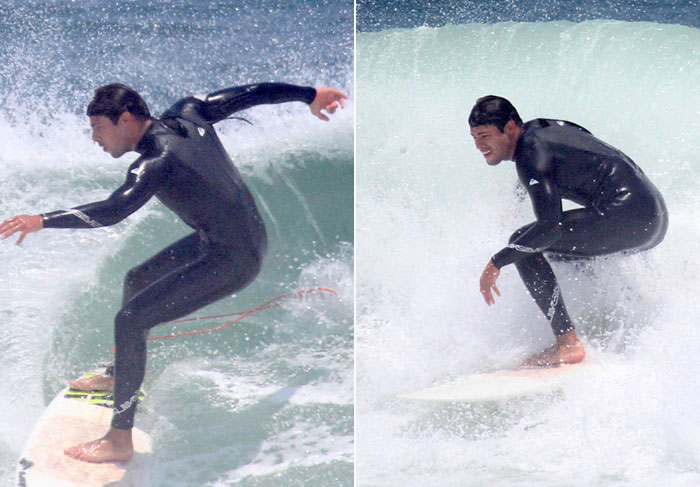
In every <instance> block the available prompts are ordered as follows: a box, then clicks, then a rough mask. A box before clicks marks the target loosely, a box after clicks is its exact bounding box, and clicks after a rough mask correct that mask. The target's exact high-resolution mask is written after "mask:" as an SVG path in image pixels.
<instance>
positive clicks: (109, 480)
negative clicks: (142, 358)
mask: <svg viewBox="0 0 700 487" xmlns="http://www.w3.org/2000/svg"><path fill="white" fill-rule="evenodd" d="M95 373H99V372H95ZM142 398H143V396H142ZM113 404H114V403H113V399H112V393H111V392H105V391H92V392H83V391H76V390H73V389H69V388H65V389H63V390H62V391H61V392H60V393H59V394H58V395H57V396H56V397H55V398H54V399H53V400H52V401H51V403H50V404H49V405H48V406H47V407H46V409H45V410H44V412H43V414H42V415H41V416H40V417H39V421H38V422H37V424H36V426H35V427H34V430H33V431H32V433H31V435H30V437H29V440H28V441H27V444H26V445H25V448H24V451H23V452H22V455H21V457H20V460H19V464H18V465H17V483H16V485H17V486H18V487H103V486H109V487H143V486H144V485H147V482H148V480H147V478H146V474H147V471H146V456H147V455H148V454H149V453H150V451H151V438H150V436H149V435H148V434H147V433H145V432H144V431H142V430H140V429H138V428H134V429H133V441H134V450H135V451H134V457H133V458H132V459H131V461H129V462H128V463H125V464H124V463H87V462H81V461H78V460H74V459H72V458H70V457H68V456H67V455H65V454H64V453H63V450H64V449H66V448H68V447H71V446H74V445H77V444H80V443H84V442H86V441H91V440H94V439H96V438H100V437H102V436H104V434H105V433H106V432H107V430H108V429H109V426H110V423H111V421H112V406H113Z"/></svg>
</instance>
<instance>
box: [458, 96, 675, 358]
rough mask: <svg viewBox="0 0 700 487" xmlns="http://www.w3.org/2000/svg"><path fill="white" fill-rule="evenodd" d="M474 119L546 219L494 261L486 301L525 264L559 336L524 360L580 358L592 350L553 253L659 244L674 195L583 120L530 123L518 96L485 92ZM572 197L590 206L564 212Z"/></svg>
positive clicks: (487, 150) (582, 254)
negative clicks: (502, 278) (514, 99)
mask: <svg viewBox="0 0 700 487" xmlns="http://www.w3.org/2000/svg"><path fill="white" fill-rule="evenodd" d="M469 126H470V130H471V135H472V137H473V138H474V143H475V144H476V148H477V149H478V150H479V151H480V152H481V153H482V154H483V156H484V158H485V159H486V163H487V164H489V165H490V166H496V165H498V164H499V163H501V162H502V161H514V162H515V168H516V170H517V173H518V179H519V180H520V184H522V185H523V186H524V187H525V189H526V190H527V192H528V194H529V196H530V200H531V202H532V206H533V210H534V213H535V217H536V218H537V219H536V221H534V222H533V223H530V224H528V225H526V226H524V227H522V228H520V229H519V230H517V231H516V232H515V233H514V234H513V235H512V236H511V237H510V240H509V242H508V245H507V246H506V247H504V248H503V249H502V250H500V251H499V252H498V253H496V254H495V255H494V256H493V257H492V258H491V259H490V260H489V262H488V264H487V265H486V268H485V269H484V271H483V273H482V275H481V278H480V281H479V287H480V289H481V293H482V295H483V297H484V300H485V301H486V303H487V304H488V305H489V306H490V305H492V304H494V303H495V297H494V293H495V294H496V295H498V296H500V295H501V294H500V291H499V290H498V287H497V286H496V280H497V279H498V276H499V274H500V270H501V268H503V266H506V265H508V264H515V266H516V268H517V269H518V272H519V274H520V277H521V278H522V280H523V282H524V283H525V286H526V287H527V290H528V291H529V293H530V295H531V296H532V298H533V299H534V300H535V302H536V303H537V305H538V307H539V308H540V310H542V312H543V313H544V315H545V316H546V318H547V320H548V321H549V324H550V325H551V327H552V331H553V332H554V335H555V337H556V343H555V344H554V345H553V346H552V347H550V348H548V349H546V350H544V351H543V352H542V353H540V354H537V355H535V356H533V357H531V358H530V359H528V360H526V361H525V362H524V364H523V365H524V366H553V365H558V364H561V363H577V362H580V361H581V360H583V358H584V356H585V350H584V347H583V344H582V343H581V340H580V338H579V336H578V334H577V333H576V330H575V329H574V325H573V323H572V322H571V319H570V318H569V315H568V313H567V311H566V307H565V305H564V299H563V297H562V293H561V289H560V288H559V284H558V283H557V279H556V277H555V275H554V272H553V271H552V267H551V266H550V265H549V263H548V262H547V259H546V258H545V254H546V255H548V256H552V257H554V258H558V259H561V260H571V259H585V258H591V257H595V256H601V255H607V254H612V253H616V252H635V251H641V250H647V249H650V248H652V247H654V246H656V245H658V244H659V243H660V242H661V241H662V240H663V238H664V235H665V234H666V229H667V227H668V212H667V210H666V205H665V204H664V200H663V198H662V196H661V194H660V193H659V191H658V190H657V189H656V187H654V185H653V184H652V183H651V181H649V179H648V178H647V176H646V175H645V174H644V173H643V172H642V170H641V169H640V168H639V167H637V165H636V164H635V163H634V162H633V161H632V160H631V159H630V158H629V157H627V156H626V155H625V154H623V153H622V152H620V151H619V150H617V149H615V148H614V147H611V146H610V145H608V144H606V143H604V142H602V141H600V140H599V139H597V138H595V137H594V136H593V135H592V134H591V133H590V132H589V131H588V130H586V129H585V128H583V127H581V126H579V125H576V124H574V123H571V122H567V121H563V120H549V119H536V120H531V121H529V122H527V123H523V121H522V120H521V119H520V116H519V115H518V112H517V111H516V109H515V108H514V107H513V105H511V103H510V102H509V101H508V100H506V99H505V98H501V97H498V96H485V97H483V98H480V99H478V100H477V102H476V104H475V105H474V108H473V109H472V111H471V113H470V115H469ZM562 198H565V199H568V200H571V201H573V202H575V203H577V204H579V205H581V206H582V208H576V209H572V210H568V211H563V210H562Z"/></svg>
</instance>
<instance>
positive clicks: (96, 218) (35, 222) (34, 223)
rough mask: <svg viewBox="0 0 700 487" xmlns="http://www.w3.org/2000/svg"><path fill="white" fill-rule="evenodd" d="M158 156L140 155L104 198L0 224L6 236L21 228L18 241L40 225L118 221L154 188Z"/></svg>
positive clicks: (79, 225)
mask: <svg viewBox="0 0 700 487" xmlns="http://www.w3.org/2000/svg"><path fill="white" fill-rule="evenodd" d="M161 166H162V164H161V160H160V159H158V158H156V159H142V158H139V159H138V160H136V162H134V163H133V164H132V165H131V166H130V168H129V169H130V170H129V173H128V175H127V178H126V181H125V182H124V184H122V186H120V187H119V188H118V189H117V190H116V191H114V192H113V193H112V194H111V195H110V196H109V197H108V198H107V199H106V200H104V201H98V202H95V203H89V204H87V205H81V206H77V207H75V208H72V209H70V210H59V211H53V212H50V213H44V214H41V215H17V216H14V217H12V218H8V219H7V220H5V221H4V222H3V223H2V225H0V236H1V237H2V239H3V240H4V239H6V238H9V237H11V236H12V235H14V234H15V233H18V232H20V236H19V238H18V239H17V245H19V244H21V243H22V241H23V240H24V237H26V236H27V234H29V233H33V232H38V231H39V230H41V229H43V228H100V227H105V226H109V225H114V224H115V223H118V222H120V221H121V220H123V219H124V218H126V217H127V216H129V215H130V214H132V213H133V212H135V211H136V210H137V209H139V208H140V207H141V206H143V205H144V204H145V203H146V202H147V201H148V200H149V199H150V198H151V196H153V194H154V193H155V190H156V189H157V185H158V181H159V174H160V168H161Z"/></svg>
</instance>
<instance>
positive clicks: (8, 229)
mask: <svg viewBox="0 0 700 487" xmlns="http://www.w3.org/2000/svg"><path fill="white" fill-rule="evenodd" d="M42 228H44V220H43V219H42V218H41V215H17V216H13V217H12V218H8V219H7V220H5V221H4V222H2V225H0V235H2V239H3V240H5V239H6V238H8V237H11V236H12V235H13V234H15V233H17V232H21V234H20V236H19V238H18V239H17V245H19V244H21V243H22V240H24V237H26V236H27V234H28V233H33V232H38V231H39V230H41V229H42Z"/></svg>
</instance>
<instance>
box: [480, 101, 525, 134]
mask: <svg viewBox="0 0 700 487" xmlns="http://www.w3.org/2000/svg"><path fill="white" fill-rule="evenodd" d="M509 120H512V121H514V122H515V125H517V126H518V127H519V126H521V125H522V124H523V121H522V119H521V118H520V115H518V111H517V110H516V109H515V107H514V106H513V105H512V104H511V103H510V102H509V101H508V100H506V99H505V98H503V97H500V96H495V95H488V96H482V97H481V98H479V99H478V100H476V104H475V105H474V108H472V111H471V113H470V114H469V126H470V127H472V128H473V127H478V126H480V125H495V126H496V128H498V130H500V131H501V132H503V129H504V127H505V126H506V124H507V123H508V121H509Z"/></svg>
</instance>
